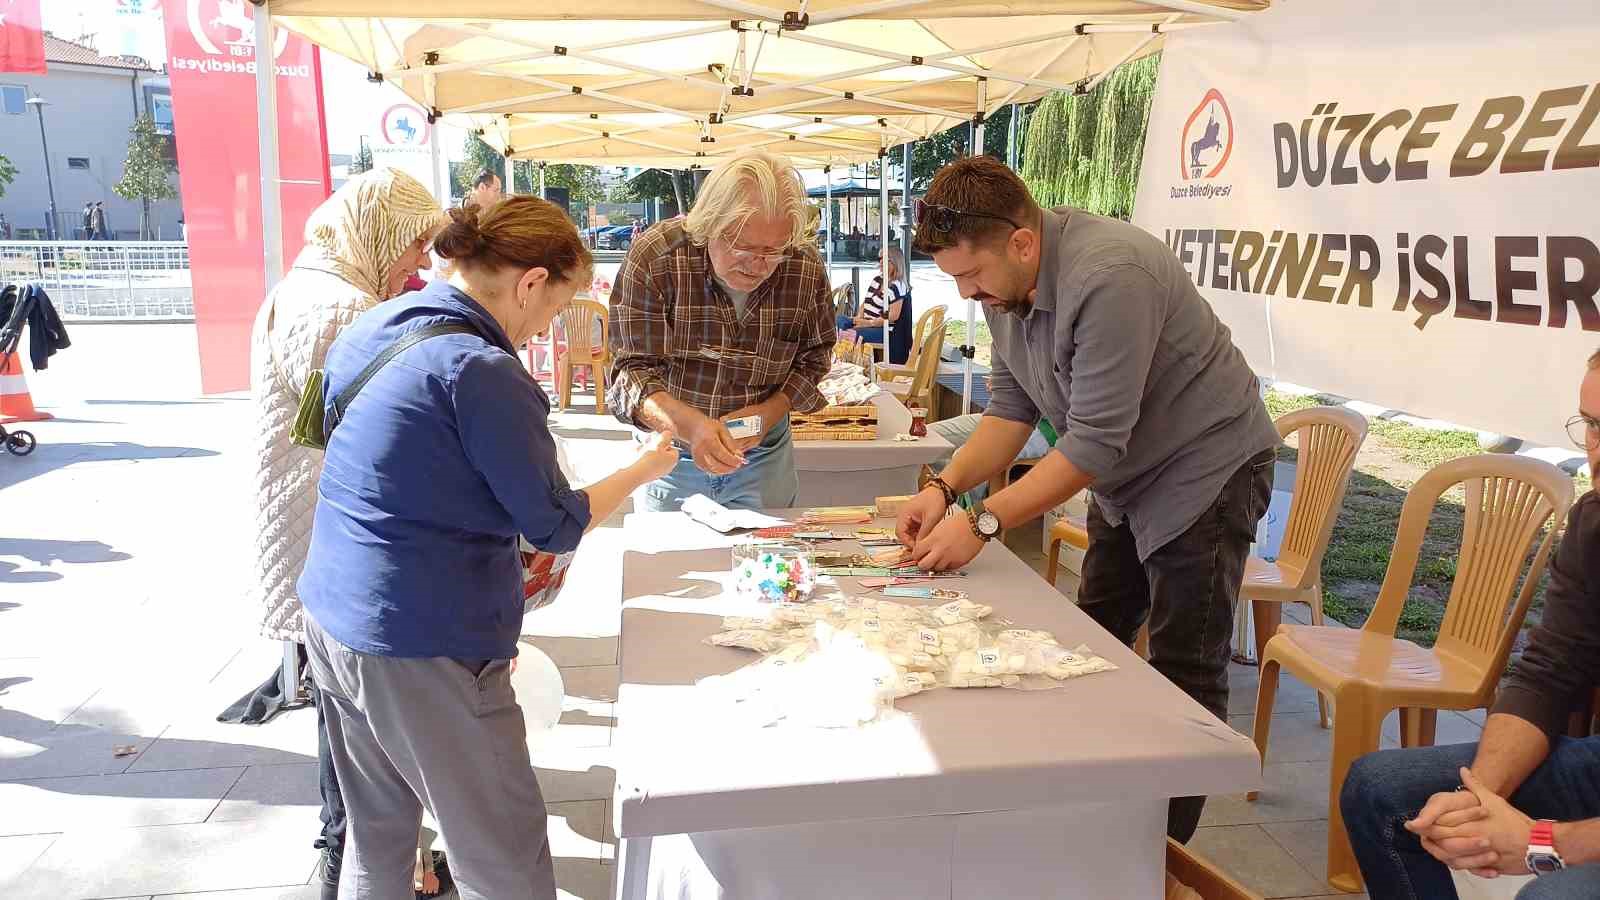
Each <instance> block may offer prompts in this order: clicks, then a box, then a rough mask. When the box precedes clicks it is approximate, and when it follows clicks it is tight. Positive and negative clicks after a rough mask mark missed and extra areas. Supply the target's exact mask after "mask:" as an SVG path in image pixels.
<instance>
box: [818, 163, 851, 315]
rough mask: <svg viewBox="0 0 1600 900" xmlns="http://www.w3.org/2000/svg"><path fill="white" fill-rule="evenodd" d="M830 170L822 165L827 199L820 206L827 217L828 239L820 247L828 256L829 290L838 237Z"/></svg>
mask: <svg viewBox="0 0 1600 900" xmlns="http://www.w3.org/2000/svg"><path fill="white" fill-rule="evenodd" d="M832 172H833V166H823V167H822V178H823V181H824V183H826V185H827V188H826V190H825V191H824V192H823V193H824V196H826V197H827V199H826V200H824V201H822V202H823V203H824V204H825V205H824V206H823V207H822V211H823V212H825V213H827V216H826V218H827V225H828V239H827V241H825V243H826V244H827V246H825V247H823V248H822V249H823V253H825V254H826V255H827V258H828V290H830V291H831V290H833V242H834V240H835V239H836V238H838V237H839V223H838V222H837V221H835V220H836V219H837V218H838V217H837V216H835V215H834V214H833V175H832V174H831V173H832ZM851 299H852V300H853V299H854V298H851Z"/></svg>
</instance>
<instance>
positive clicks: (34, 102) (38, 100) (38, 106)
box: [27, 97, 60, 241]
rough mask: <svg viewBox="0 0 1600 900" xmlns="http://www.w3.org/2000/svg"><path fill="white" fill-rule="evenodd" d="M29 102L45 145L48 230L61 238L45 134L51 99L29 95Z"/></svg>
mask: <svg viewBox="0 0 1600 900" xmlns="http://www.w3.org/2000/svg"><path fill="white" fill-rule="evenodd" d="M27 103H28V105H29V106H31V107H33V109H34V111H35V112H37V113H38V114H39V143H40V144H41V145H43V146H44V183H45V186H46V187H47V188H49V190H50V222H49V225H50V227H49V229H48V231H49V234H50V240H52V241H53V240H57V239H59V237H60V235H58V234H57V233H56V220H57V216H56V179H55V177H54V176H53V175H51V173H50V139H49V138H47V137H45V136H44V108H45V107H46V106H49V105H50V101H49V100H46V99H44V98H43V97H29V98H28V100H27Z"/></svg>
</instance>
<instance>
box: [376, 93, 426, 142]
mask: <svg viewBox="0 0 1600 900" xmlns="http://www.w3.org/2000/svg"><path fill="white" fill-rule="evenodd" d="M429 131H430V126H429V125H428V117H427V115H426V114H424V113H423V111H422V110H420V109H418V108H416V107H415V106H412V105H411V104H409V103H397V104H395V105H394V106H391V107H389V109H388V110H386V111H385V112H384V114H383V139H384V140H385V141H387V142H388V143H390V144H395V145H399V146H413V147H420V146H424V145H426V144H427V143H428V136H429Z"/></svg>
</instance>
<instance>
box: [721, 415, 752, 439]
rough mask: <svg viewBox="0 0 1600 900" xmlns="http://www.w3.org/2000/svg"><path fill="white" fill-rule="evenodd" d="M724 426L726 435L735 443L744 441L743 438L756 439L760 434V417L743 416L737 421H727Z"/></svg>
mask: <svg viewBox="0 0 1600 900" xmlns="http://www.w3.org/2000/svg"><path fill="white" fill-rule="evenodd" d="M724 424H726V425H727V426H728V435H729V436H730V437H732V438H733V439H734V440H736V441H740V440H744V439H745V438H753V437H757V436H758V435H760V434H761V417H760V416H744V417H742V418H738V419H729V420H728V421H727V422H726V423H724Z"/></svg>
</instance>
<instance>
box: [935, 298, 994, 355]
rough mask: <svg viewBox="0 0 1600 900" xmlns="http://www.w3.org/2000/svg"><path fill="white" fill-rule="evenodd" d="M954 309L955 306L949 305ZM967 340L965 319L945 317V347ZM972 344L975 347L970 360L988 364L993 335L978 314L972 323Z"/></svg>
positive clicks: (960, 343) (992, 345)
mask: <svg viewBox="0 0 1600 900" xmlns="http://www.w3.org/2000/svg"><path fill="white" fill-rule="evenodd" d="M951 309H955V307H951ZM966 342H967V320H966V319H964V318H963V319H959V320H950V319H946V320H945V323H944V345H945V346H946V347H959V346H961V345H962V344H965V343H966ZM972 346H973V347H975V348H976V350H975V351H974V352H973V355H972V361H973V362H975V363H977V364H979V365H983V366H987V365H989V363H990V362H991V361H992V360H993V359H994V337H993V336H992V335H990V334H989V323H988V322H985V321H984V320H983V317H982V316H979V317H978V318H977V320H976V321H974V322H973V323H972Z"/></svg>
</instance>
